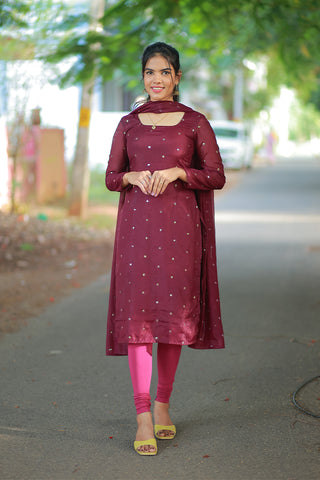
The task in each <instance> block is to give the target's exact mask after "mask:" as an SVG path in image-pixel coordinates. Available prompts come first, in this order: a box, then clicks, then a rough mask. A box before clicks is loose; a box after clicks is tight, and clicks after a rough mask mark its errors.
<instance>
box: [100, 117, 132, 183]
mask: <svg viewBox="0 0 320 480" xmlns="http://www.w3.org/2000/svg"><path fill="white" fill-rule="evenodd" d="M128 168H129V160H128V155H127V139H126V132H125V130H124V124H123V121H122V120H120V123H119V125H118V126H117V129H116V131H115V133H114V136H113V140H112V146H111V150H110V155H109V163H108V167H107V170H106V177H105V183H106V187H107V188H108V189H109V190H112V191H116V192H121V191H122V190H125V189H126V188H127V187H128V184H126V182H123V177H124V176H125V174H126V173H127V171H128Z"/></svg>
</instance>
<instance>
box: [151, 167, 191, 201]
mask: <svg viewBox="0 0 320 480" xmlns="http://www.w3.org/2000/svg"><path fill="white" fill-rule="evenodd" d="M178 178H179V179H180V180H183V181H184V182H186V181H187V175H186V172H185V171H184V170H183V168H179V167H173V168H167V169H166V170H156V171H155V172H153V174H152V176H151V179H150V182H149V185H148V193H149V194H150V195H152V196H154V197H157V196H158V195H161V194H162V193H163V192H164V191H165V189H166V188H167V186H168V185H169V183H172V182H174V181H175V180H177V179H178Z"/></svg>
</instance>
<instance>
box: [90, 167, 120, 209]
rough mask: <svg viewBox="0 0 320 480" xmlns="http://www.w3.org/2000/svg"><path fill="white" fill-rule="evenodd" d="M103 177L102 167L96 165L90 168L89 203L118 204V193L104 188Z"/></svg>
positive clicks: (103, 169) (103, 170)
mask: <svg viewBox="0 0 320 480" xmlns="http://www.w3.org/2000/svg"><path fill="white" fill-rule="evenodd" d="M104 177H105V168H104V167H102V166H96V167H94V168H91V169H90V186H89V203H91V204H103V203H109V204H112V205H118V201H119V193H118V192H110V190H108V189H107V188H106V186H105V183H104Z"/></svg>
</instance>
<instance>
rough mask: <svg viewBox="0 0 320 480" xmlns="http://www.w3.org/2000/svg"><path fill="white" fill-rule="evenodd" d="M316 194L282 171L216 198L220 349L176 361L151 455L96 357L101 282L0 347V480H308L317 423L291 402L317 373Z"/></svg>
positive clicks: (126, 388) (304, 177) (258, 175)
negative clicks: (163, 430)
mask: <svg viewBox="0 0 320 480" xmlns="http://www.w3.org/2000/svg"><path fill="white" fill-rule="evenodd" d="M319 184H320V163H319V162H316V161H306V162H304V163H301V162H298V161H296V162H283V163H279V164H277V165H275V166H273V167H270V166H269V167H263V166H262V167H259V168H256V169H254V170H252V171H250V172H246V173H244V174H241V179H240V181H239V183H238V184H237V185H236V186H234V187H233V188H232V189H231V190H229V191H228V192H227V193H225V194H223V195H221V196H219V198H218V199H217V238H218V255H219V273H220V284H221V296H222V308H223V318H224V325H225V332H226V342H227V348H226V349H225V350H221V351H203V352H199V351H193V350H191V349H188V348H185V349H183V354H182V359H181V363H180V365H179V369H178V373H177V379H176V384H175V390H174V395H173V399H172V414H173V418H174V420H175V421H176V424H177V427H178V434H177V437H176V439H175V440H174V441H173V442H162V443H160V445H159V455H158V456H157V457H149V458H146V457H145V458H143V457H139V456H138V455H137V454H135V452H134V451H133V449H132V441H133V439H134V435H135V413H134V407H133V404H132V399H131V395H132V392H131V385H130V378H129V374H128V369H127V359H126V358H108V359H107V358H105V357H104V330H105V312H106V308H107V288H106V285H107V283H108V282H107V280H106V278H105V277H104V278H101V279H99V281H97V282H95V283H94V284H92V285H90V286H89V287H87V288H85V289H83V290H82V291H78V292H77V293H75V294H74V295H72V296H70V297H68V298H65V299H64V300H63V301H62V302H61V303H59V304H57V305H52V306H51V307H50V308H49V309H48V310H47V311H46V312H45V313H44V314H43V315H41V316H40V317H38V318H36V319H33V320H32V321H30V322H29V326H28V327H27V328H25V329H24V330H22V331H21V332H19V333H17V334H13V335H8V336H7V337H5V338H4V339H3V340H2V341H1V342H0V365H1V366H0V368H1V393H0V397H1V398H0V455H1V468H0V472H1V473H0V478H1V480H11V479H12V480H13V479H14V480H46V479H48V480H69V479H81V480H100V479H101V480H109V479H110V480H111V479H112V480H116V479H118V480H124V479H130V480H135V479H141V480H144V479H150V478H162V479H169V480H175V479H192V480H194V479H196V480H198V479H200V480H202V479H203V480H204V479H206V480H316V479H318V478H319V427H320V421H319V419H316V418H313V417H310V416H307V415H305V414H303V413H301V412H300V411H299V410H298V409H296V408H295V407H294V406H293V405H292V403H291V397H292V392H293V391H294V390H295V389H296V388H297V387H298V386H299V385H300V384H301V383H302V382H304V381H305V380H308V379H309V378H311V377H314V376H315V375H319V370H320V361H319V360H320V358H319V357H320V349H319V345H320V322H319V316H320V315H319V314H320V299H319V283H320V282H319V272H320V268H319V267H320V235H319V233H320V212H319V207H320V188H319ZM154 387H155V382H153V390H154ZM315 395H316V393H315ZM318 396H319V397H320V393H319V394H318Z"/></svg>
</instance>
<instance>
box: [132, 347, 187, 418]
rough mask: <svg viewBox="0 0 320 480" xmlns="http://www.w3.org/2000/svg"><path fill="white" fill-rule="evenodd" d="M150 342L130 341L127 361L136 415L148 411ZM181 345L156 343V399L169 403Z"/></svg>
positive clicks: (149, 404) (150, 368)
mask: <svg viewBox="0 0 320 480" xmlns="http://www.w3.org/2000/svg"><path fill="white" fill-rule="evenodd" d="M152 345H153V344H152V343H130V344H129V345H128V361H129V369H130V374H131V380H132V386H133V398H134V403H135V406H136V410H137V415H139V414H140V413H143V412H150V407H151V397H150V384H151V376H152ZM180 353H181V345H170V344H167V343H159V344H158V356H157V364H158V387H157V396H156V400H157V401H158V402H162V403H169V400H170V395H171V392H172V386H173V382H174V377H175V374H176V370H177V367H178V363H179V358H180Z"/></svg>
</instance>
